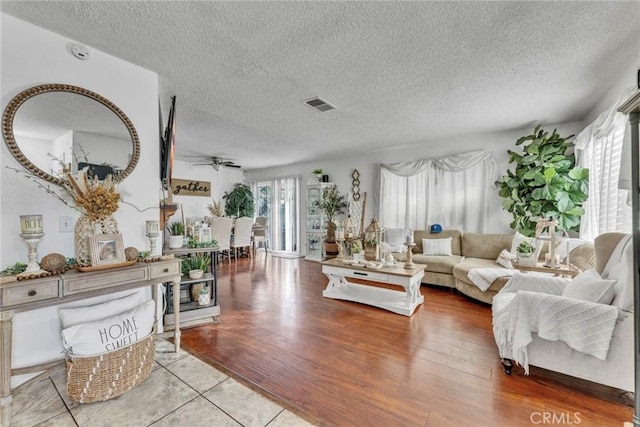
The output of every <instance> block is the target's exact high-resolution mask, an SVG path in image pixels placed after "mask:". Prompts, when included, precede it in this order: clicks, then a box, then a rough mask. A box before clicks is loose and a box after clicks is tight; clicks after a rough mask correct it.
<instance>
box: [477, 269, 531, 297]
mask: <svg viewBox="0 0 640 427" xmlns="http://www.w3.org/2000/svg"><path fill="white" fill-rule="evenodd" d="M517 272H518V270H514V269H508V268H502V267H496V268H488V267H487V268H482V267H478V268H472V269H470V270H469V272H468V273H467V277H468V278H469V280H471V283H473V284H474V285H476V286H477V287H478V288H479V289H480V290H481V291H483V292H484V291H486V290H487V289H489V287H490V286H491V284H492V283H493V281H494V280H496V279H498V278H500V277H510V276H513V274H514V273H517Z"/></svg>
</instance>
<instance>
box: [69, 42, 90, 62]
mask: <svg viewBox="0 0 640 427" xmlns="http://www.w3.org/2000/svg"><path fill="white" fill-rule="evenodd" d="M71 53H73V56H75V57H76V58H78V59H80V60H82V61H85V60H87V59H89V49H87V48H86V47H84V46H82V45H81V44H74V45H71Z"/></svg>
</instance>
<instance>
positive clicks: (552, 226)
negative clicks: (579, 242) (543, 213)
mask: <svg viewBox="0 0 640 427" xmlns="http://www.w3.org/2000/svg"><path fill="white" fill-rule="evenodd" d="M545 231H546V232H545ZM558 232H560V234H558ZM565 235H566V231H565V230H563V229H561V228H559V227H558V220H556V219H553V218H541V219H539V220H538V221H537V224H536V240H539V241H547V242H549V251H548V252H547V253H546V254H545V258H544V265H545V266H546V267H552V268H557V267H559V266H560V255H558V254H557V253H556V249H557V248H558V246H559V244H560V243H562V242H563V241H564V242H565V244H566V245H567V248H566V252H567V253H566V262H567V267H569V253H568V251H569V248H568V242H569V240H568V239H567V238H565Z"/></svg>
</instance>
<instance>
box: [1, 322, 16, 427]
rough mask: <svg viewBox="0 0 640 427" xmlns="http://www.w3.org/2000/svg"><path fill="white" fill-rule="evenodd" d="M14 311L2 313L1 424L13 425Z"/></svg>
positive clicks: (7, 426)
mask: <svg viewBox="0 0 640 427" xmlns="http://www.w3.org/2000/svg"><path fill="white" fill-rule="evenodd" d="M12 329H13V311H4V312H1V313H0V356H2V361H1V362H0V421H1V422H0V425H2V426H6V427H9V426H10V425H11V400H12V396H11V341H12V333H13V331H12Z"/></svg>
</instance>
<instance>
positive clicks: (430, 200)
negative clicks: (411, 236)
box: [380, 150, 497, 232]
mask: <svg viewBox="0 0 640 427" xmlns="http://www.w3.org/2000/svg"><path fill="white" fill-rule="evenodd" d="M496 180H497V168H496V164H495V159H494V157H493V154H491V153H490V152H488V151H484V150H482V151H472V152H468V153H462V154H455V155H452V156H447V157H441V158H437V159H426V160H419V161H417V162H404V163H393V164H383V165H381V167H380V223H381V224H383V225H384V227H391V228H413V229H426V228H427V225H429V224H433V223H438V224H445V225H448V226H451V225H456V226H457V225H462V227H463V228H464V229H465V230H469V231H474V232H484V231H485V230H486V228H487V226H488V221H489V214H488V212H489V201H490V200H491V198H490V195H491V194H492V193H495V191H496V190H495V181H496Z"/></svg>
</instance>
